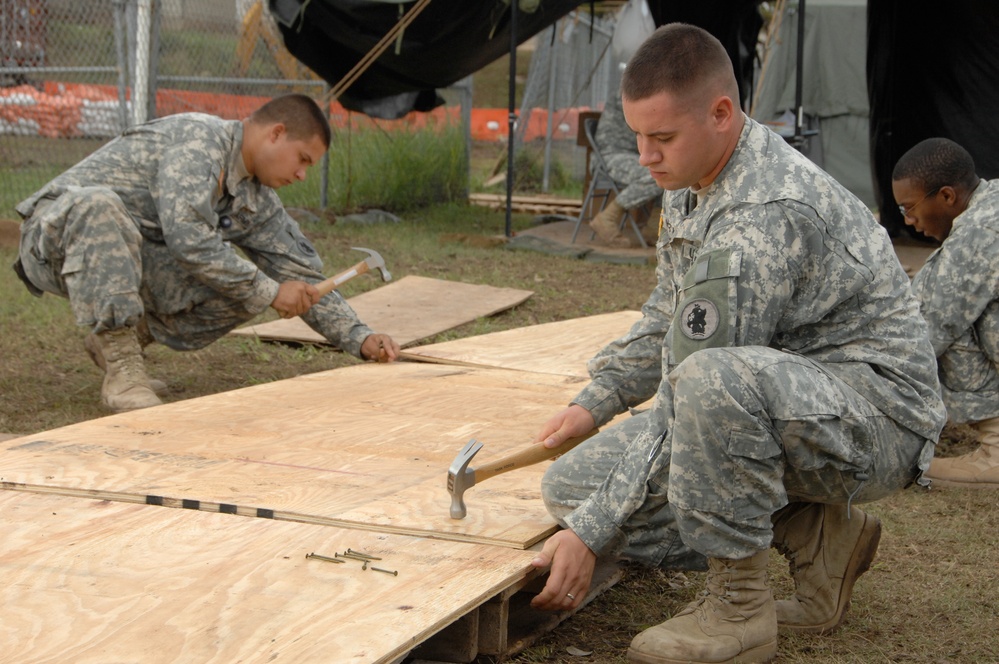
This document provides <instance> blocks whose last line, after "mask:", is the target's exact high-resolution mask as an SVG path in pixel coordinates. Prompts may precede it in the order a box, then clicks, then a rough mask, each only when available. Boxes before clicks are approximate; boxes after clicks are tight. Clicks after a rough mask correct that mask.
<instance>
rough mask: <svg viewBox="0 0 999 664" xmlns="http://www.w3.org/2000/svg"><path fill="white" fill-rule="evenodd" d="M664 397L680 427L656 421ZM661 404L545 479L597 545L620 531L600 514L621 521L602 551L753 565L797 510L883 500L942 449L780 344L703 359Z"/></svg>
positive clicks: (555, 510)
mask: <svg viewBox="0 0 999 664" xmlns="http://www.w3.org/2000/svg"><path fill="white" fill-rule="evenodd" d="M664 395H666V396H665V397H664ZM663 398H666V399H670V404H669V405H671V406H672V409H673V413H674V415H673V417H672V419H670V418H668V417H666V418H664V417H662V416H661V415H660V414H658V413H657V412H656V411H657V409H663V405H662V404H658V402H660V401H661V400H662V399H663ZM656 401H657V405H654V406H653V409H652V410H651V411H650V412H647V413H645V414H642V415H640V416H637V417H634V418H631V419H630V420H626V421H625V422H623V423H621V424H619V425H616V426H614V427H612V428H610V429H607V430H605V431H602V432H600V433H599V434H597V435H596V436H594V437H592V438H590V439H589V440H587V441H586V442H584V443H582V444H581V445H580V446H578V447H577V448H575V449H574V450H572V451H571V452H569V453H567V454H565V455H563V456H562V457H560V458H559V459H558V460H557V461H555V462H554V463H553V464H552V466H551V467H550V468H549V470H548V471H547V472H546V474H545V477H544V480H543V482H542V495H543V497H544V499H545V503H546V505H547V507H548V510H549V512H550V513H551V514H552V515H553V517H554V518H555V519H556V520H557V521H559V522H560V523H561V524H562V525H563V526H566V527H570V528H572V529H573V530H574V531H575V532H576V533H577V534H578V535H579V536H580V537H581V538H582V539H583V541H585V542H587V543H588V544H589V543H590V540H588V535H589V534H591V531H592V533H597V532H601V531H604V532H605V531H606V530H607V524H603V523H599V522H598V521H599V520H600V519H602V518H603V517H604V516H607V515H609V518H611V519H613V520H615V521H617V523H616V524H614V526H615V528H616V530H617V533H618V537H617V538H616V539H615V540H614V541H612V542H611V544H610V545H608V547H609V550H601V551H597V553H599V554H602V555H620V556H621V557H624V558H627V559H631V560H636V561H638V562H642V563H644V564H647V565H650V566H662V567H667V568H682V567H685V566H686V567H688V568H694V569H700V568H701V566H702V565H703V557H710V558H730V559H738V558H744V557H747V556H750V555H752V554H753V553H755V552H757V551H760V550H762V549H766V548H767V547H769V546H770V544H771V540H772V536H773V532H772V526H771V516H772V515H773V514H774V513H775V512H776V511H777V510H779V509H780V508H781V507H783V506H784V505H786V504H788V503H789V502H821V503H841V504H847V503H850V502H854V503H860V502H867V501H873V500H877V499H879V498H883V497H885V496H887V495H889V494H891V493H893V492H895V491H898V490H899V489H902V488H904V487H905V486H907V485H909V484H910V483H912V482H913V480H914V479H915V478H916V477H917V475H918V473H919V469H920V468H924V469H925V468H926V467H927V466H928V465H929V460H930V458H931V457H932V454H933V443H932V441H927V440H925V439H924V438H922V437H920V436H919V435H917V434H915V433H913V432H911V431H909V430H908V429H905V428H904V427H901V426H899V425H898V424H897V423H896V422H894V421H893V420H891V419H889V418H888V417H886V416H885V415H884V414H882V413H881V412H880V411H879V410H878V409H877V408H875V407H874V406H873V405H872V404H871V403H870V402H868V401H867V400H866V399H865V398H864V397H863V396H861V395H860V394H859V393H857V392H856V391H855V390H853V389H852V388H851V387H850V386H849V385H847V384H846V383H844V382H843V381H842V380H840V379H838V378H837V377H836V376H834V375H833V374H831V373H830V372H828V371H826V370H825V369H824V367H823V366H822V365H821V364H819V363H816V362H814V361H811V360H809V359H807V358H804V357H801V356H799V355H794V354H790V353H784V352H781V351H778V350H774V349H770V348H761V347H739V348H719V349H707V350H702V351H698V352H696V353H694V354H692V355H691V356H690V357H688V358H687V359H686V360H685V361H684V362H683V363H681V364H680V365H679V366H678V367H677V368H676V369H675V370H674V371H673V372H672V373H671V374H670V375H669V377H668V381H664V384H663V386H662V387H661V388H660V393H659V394H658V395H657V398H656ZM668 409H669V408H668V406H667V407H666V410H668ZM663 422H668V423H669V424H668V425H667V429H666V430H663V424H662V423H663ZM591 500H598V501H599V503H600V504H599V509H589V507H591V505H588V504H587V503H589V502H590V501H591ZM581 506H583V508H582V509H580V511H582V512H585V513H586V515H585V516H583V517H577V515H576V514H575V511H576V510H577V508H580V507H581ZM594 515H599V516H594ZM593 539H599V537H595V538H593Z"/></svg>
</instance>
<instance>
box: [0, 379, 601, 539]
mask: <svg viewBox="0 0 999 664" xmlns="http://www.w3.org/2000/svg"><path fill="white" fill-rule="evenodd" d="M585 382H586V381H585V379H582V378H578V377H573V376H558V375H553V374H541V373H528V372H520V371H508V370H503V369H483V368H464V367H461V368H459V367H451V366H442V365H432V364H418V363H393V364H387V365H384V364H363V365H355V366H352V367H347V368H344V369H337V370H334V371H327V372H320V373H315V374H309V375H306V376H300V377H298V378H294V379H289V380H283V381H277V382H274V383H268V384H264V385H257V386H253V387H249V388H245V389H241V390H235V391H232V392H225V393H220V394H215V395H210V396H205V397H199V398H197V399H191V400H189V401H179V402H174V403H169V404H164V405H162V406H157V407H155V408H147V409H143V410H139V411H133V412H129V413H121V414H117V415H112V416H109V417H104V418H99V419H96V420H91V421H87V422H80V423H77V424H73V425H70V426H67V427H63V428H60V429H55V430H52V431H47V432H44V433H41V434H37V435H33V436H26V437H22V438H17V439H14V440H12V441H7V442H4V443H0V486H2V487H3V488H10V489H20V490H30V491H35V492H51V493H60V494H63V495H76V496H89V497H94V498H104V499H109V500H119V501H130V502H140V503H154V504H162V505H164V506H167V507H189V508H194V509H201V510H208V511H224V512H231V513H235V514H240V515H245V516H261V517H266V518H274V519H279V520H293V521H301V522H306V523H317V524H326V525H334V526H346V527H352V528H361V529H369V530H377V531H380V532H391V533H402V534H411V535H421V536H428V537H435V538H441V539H450V540H456V541H468V542H478V543H490V544H497V545H501V546H508V547H515V548H525V547H528V546H530V545H531V544H533V543H534V542H537V541H538V540H540V539H542V538H543V537H545V536H547V535H548V534H550V533H551V532H553V531H554V529H555V523H554V521H553V520H552V519H551V517H550V516H549V515H548V514H547V512H546V510H545V508H544V505H543V504H542V501H541V499H540V489H539V486H540V480H541V475H542V474H543V472H544V470H545V468H546V467H547V465H548V464H547V463H541V464H537V465H535V466H531V467H528V468H524V469H520V470H517V471H514V472H510V473H506V474H505V475H504V476H503V477H502V479H494V480H491V481H489V482H484V483H483V484H482V485H480V486H477V487H473V488H472V489H470V490H468V491H467V492H466V494H465V503H466V506H467V508H468V516H466V518H464V519H461V520H455V519H451V518H450V515H449V508H450V500H451V499H450V494H449V492H448V491H447V488H446V478H447V469H448V467H449V466H450V464H451V462H452V460H453V459H454V457H455V455H456V454H457V453H458V451H459V450H460V449H461V448H462V447H463V446H464V445H465V443H467V442H468V440H469V439H471V438H476V439H478V440H480V441H481V442H483V444H484V448H483V449H482V450H481V451H480V452H479V455H478V456H477V457H476V458H475V460H474V461H473V463H472V467H473V468H474V467H475V466H476V465H477V464H481V463H484V462H486V461H489V460H491V459H493V458H496V457H498V456H501V455H503V454H505V453H509V452H511V451H513V450H515V449H519V448H520V447H521V446H523V445H525V444H528V443H529V442H531V441H532V440H533V438H534V435H535V434H536V433H537V429H538V427H539V426H540V423H541V422H543V421H545V420H546V419H547V418H548V417H549V416H550V415H551V414H552V413H553V412H555V411H556V410H557V409H559V408H561V407H563V406H564V404H566V403H568V401H569V399H571V398H572V396H574V395H575V394H576V393H577V392H578V391H579V389H580V388H581V387H582V386H583V385H584V384H585Z"/></svg>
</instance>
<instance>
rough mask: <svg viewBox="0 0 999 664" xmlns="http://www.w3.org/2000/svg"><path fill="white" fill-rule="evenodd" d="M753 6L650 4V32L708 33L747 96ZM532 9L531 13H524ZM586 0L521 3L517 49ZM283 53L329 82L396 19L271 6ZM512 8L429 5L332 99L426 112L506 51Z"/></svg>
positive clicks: (303, 3) (309, 2)
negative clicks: (444, 92)
mask: <svg viewBox="0 0 999 664" xmlns="http://www.w3.org/2000/svg"><path fill="white" fill-rule="evenodd" d="M759 1H760V0H700V1H699V2H694V3H692V2H689V0H680V1H678V0H649V9H650V11H651V13H652V17H653V20H654V21H655V24H656V25H662V24H663V23H667V22H671V21H684V22H686V23H693V24H694V25H699V26H701V27H703V28H704V29H705V30H708V31H709V32H710V33H711V34H713V35H715V36H716V37H717V38H718V39H719V40H720V41H721V42H722V43H723V44H724V45H725V48H726V49H727V50H728V52H729V54H730V55H731V56H732V59H733V61H734V62H735V68H736V71H737V72H738V74H739V80H740V84H741V86H742V90H741V92H742V93H743V96H744V98H746V96H747V93H748V89H749V85H750V83H749V82H750V81H752V71H753V55H754V53H753V52H754V48H755V44H756V34H757V33H758V32H759V29H760V26H761V24H762V19H761V18H760V16H759V13H758V12H757V11H756V6H757V5H758V4H759ZM535 4H536V5H537V9H535V10H534V11H527V10H526V9H525V7H527V6H529V5H535ZM580 4H588V3H586V0H533V1H529V2H524V0H521V2H520V4H519V5H518V7H519V8H520V10H519V11H518V12H517V28H516V29H517V42H518V43H523V42H525V41H527V40H528V39H530V38H531V37H532V36H534V35H535V34H537V33H539V32H541V31H542V30H544V29H545V28H546V27H548V26H550V25H552V24H553V23H555V22H556V21H557V20H558V19H560V18H561V17H562V16H565V15H566V14H568V13H569V12H570V11H572V10H573V9H575V8H576V7H577V6H578V5H580ZM269 6H270V10H271V13H272V14H273V15H274V17H275V18H276V19H277V22H278V25H279V27H280V29H281V34H282V36H283V38H284V43H285V46H287V48H288V50H289V51H290V52H291V53H292V55H294V56H295V57H296V58H298V59H299V60H300V61H302V62H303V63H305V64H306V65H308V66H309V68H311V69H312V70H313V71H314V72H316V73H317V74H319V75H320V76H321V77H322V78H323V79H325V80H326V81H328V82H329V83H330V84H331V85H336V84H337V83H338V82H339V81H340V80H341V79H342V78H343V77H344V76H345V75H346V74H347V73H348V72H349V71H350V70H351V68H353V67H354V65H355V64H356V63H357V62H358V61H360V59H361V58H363V57H364V56H365V55H366V54H367V53H368V52H369V51H370V50H371V49H372V47H373V46H374V45H375V44H377V43H378V42H379V41H380V40H381V39H382V37H383V36H385V34H387V33H388V32H389V31H390V30H391V29H392V27H393V26H394V25H395V24H396V23H397V22H398V21H399V18H400V7H401V8H402V10H403V11H407V10H409V9H410V8H411V7H412V6H413V2H406V3H404V4H397V3H395V2H384V1H382V2H378V1H373V0H269ZM510 13H511V12H510V8H509V5H508V4H507V3H506V2H504V1H503V0H431V2H430V4H428V5H427V6H426V8H424V9H423V11H422V12H421V13H420V15H419V16H418V17H417V18H416V19H415V20H414V21H413V23H412V24H410V25H409V26H408V27H407V28H406V29H405V30H404V32H403V35H402V40H401V43H400V44H399V50H398V52H397V51H396V44H395V43H393V44H391V45H390V46H389V48H388V49H387V50H386V51H385V52H384V53H383V54H382V56H381V57H379V58H378V60H376V61H375V63H374V64H372V65H371V67H369V68H368V69H367V70H366V71H365V72H364V73H363V74H362V75H361V76H360V78H358V80H357V81H356V82H355V83H354V84H353V85H351V86H350V87H349V88H348V89H347V91H346V92H345V93H344V94H342V95H341V96H340V98H339V101H340V103H341V104H342V105H343V106H344V107H345V108H348V109H350V110H353V111H358V112H361V113H365V114H367V115H371V116H373V117H381V118H397V117H402V116H403V115H405V114H406V113H408V112H409V111H413V110H415V111H429V110H431V109H433V108H434V107H436V106H439V105H440V104H441V103H442V100H441V98H440V95H439V94H438V93H437V89H438V88H445V87H447V86H449V85H452V84H454V83H456V82H458V81H459V80H461V79H462V78H464V77H465V76H468V75H470V74H473V73H475V72H476V71H478V70H479V69H482V68H483V67H485V66H486V65H488V64H489V63H491V62H493V61H494V60H497V59H499V58H501V57H503V56H504V55H507V54H508V53H509V51H510Z"/></svg>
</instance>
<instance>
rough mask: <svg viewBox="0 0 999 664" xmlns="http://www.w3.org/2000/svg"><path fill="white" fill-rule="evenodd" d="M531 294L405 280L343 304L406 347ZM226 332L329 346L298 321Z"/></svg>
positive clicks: (440, 281)
mask: <svg viewBox="0 0 999 664" xmlns="http://www.w3.org/2000/svg"><path fill="white" fill-rule="evenodd" d="M533 294H534V293H533V291H528V290H519V289H516V288H497V287H495V286H481V285H477V284H466V283H463V282H460V281H446V280H443V279H431V278H429V277H418V276H406V277H403V278H402V279H399V280H398V281H393V282H391V283H389V284H386V285H385V286H381V287H379V288H376V289H374V290H371V291H368V292H367V293H362V294H361V295H358V296H356V297H352V298H350V299H349V300H347V302H348V303H349V304H350V306H351V307H353V309H354V311H355V312H356V313H357V315H358V317H359V318H360V319H361V321H363V322H364V324H365V325H367V326H368V327H370V328H371V329H373V330H375V331H376V332H383V333H385V334H388V335H390V336H391V337H392V338H393V339H395V340H396V342H397V343H398V344H399V345H400V346H402V347H406V346H410V345H412V344H414V343H417V342H418V341H421V340H423V339H428V338H430V337H432V336H434V335H435V334H440V333H441V332H446V331H447V330H450V329H452V328H455V327H458V326H459V325H464V324H465V323H470V322H472V321H474V320H475V319H476V318H482V317H484V316H492V315H493V314H495V313H498V312H500V311H504V310H506V309H510V308H511V307H515V306H517V305H518V304H520V303H522V302H524V301H525V300H527V299H528V298H529V297H531V295H533ZM230 334H233V335H237V336H255V337H259V338H261V339H264V340H268V341H290V342H300V343H315V344H328V343H329V342H328V341H327V340H326V338H325V337H323V336H322V335H321V334H318V333H317V332H316V331H315V330H313V329H312V328H311V327H309V326H308V325H306V324H305V321H303V320H302V319H301V318H291V319H288V320H276V321H271V322H267V323H261V324H259V325H249V326H246V327H241V328H238V329H236V330H233V331H232V332H230Z"/></svg>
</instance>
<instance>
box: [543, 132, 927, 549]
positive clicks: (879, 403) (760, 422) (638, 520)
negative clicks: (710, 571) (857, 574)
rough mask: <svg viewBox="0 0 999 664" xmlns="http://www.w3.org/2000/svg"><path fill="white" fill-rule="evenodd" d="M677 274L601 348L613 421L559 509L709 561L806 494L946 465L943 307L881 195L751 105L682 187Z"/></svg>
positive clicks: (581, 526)
mask: <svg viewBox="0 0 999 664" xmlns="http://www.w3.org/2000/svg"><path fill="white" fill-rule="evenodd" d="M663 210H664V214H663V228H662V231H661V234H660V238H659V242H658V244H657V252H658V258H659V263H658V285H657V287H656V289H655V290H654V291H653V293H652V295H651V297H650V298H649V299H648V301H647V302H646V303H645V305H644V306H643V314H644V315H643V318H642V319H641V320H640V321H639V322H637V323H636V324H635V325H634V326H633V327H632V329H631V330H630V331H629V332H628V333H627V334H626V335H625V336H624V337H622V338H621V339H618V340H617V341H615V342H613V343H612V344H611V345H609V346H608V347H607V348H605V349H604V350H602V351H601V352H600V353H599V354H598V355H597V356H596V357H595V358H594V359H593V360H591V363H590V372H591V375H592V377H593V380H592V381H591V383H590V384H589V385H588V386H587V387H586V388H585V389H584V390H583V391H582V392H581V393H580V394H579V395H578V396H577V397H576V398H575V400H574V403H577V404H579V405H581V406H583V407H585V408H587V409H588V410H590V412H591V413H592V414H593V416H594V418H595V420H596V422H597V424H602V423H604V422H606V421H607V420H608V419H609V418H610V417H611V416H613V415H614V414H616V413H619V412H622V411H623V410H624V409H625V408H626V407H628V406H633V405H636V404H638V403H641V402H642V401H643V400H645V399H647V398H649V397H650V396H653V395H654V399H653V402H652V406H651V408H650V410H648V411H647V412H646V413H644V414H643V415H640V416H639V417H636V418H632V419H631V420H628V421H626V423H625V424H623V425H621V426H619V427H612V428H611V429H608V430H606V431H603V432H601V433H600V434H598V435H597V436H594V437H593V438H591V439H590V440H588V441H586V442H584V443H583V444H582V445H580V446H579V447H577V448H576V449H574V450H573V451H572V452H570V453H568V454H566V455H564V456H562V457H561V458H560V459H559V460H558V461H556V462H555V463H554V464H553V465H552V466H551V468H550V469H549V471H548V472H547V473H546V476H545V480H544V482H543V486H542V492H543V495H544V497H545V500H546V503H547V505H548V507H549V510H550V511H551V512H552V514H553V515H554V516H555V518H556V519H559V520H560V521H561V522H562V523H563V524H564V525H566V526H568V527H570V528H571V529H572V530H573V531H574V532H575V533H576V534H577V535H579V536H580V538H581V539H582V540H583V541H584V542H585V543H586V544H587V545H588V546H589V547H590V548H591V549H592V550H594V551H596V552H598V553H601V554H605V555H610V554H621V555H623V556H625V557H628V558H632V559H636V560H640V561H642V562H645V563H647V564H650V565H662V566H666V567H679V568H683V567H699V566H701V565H703V563H704V559H703V557H702V556H707V557H712V558H728V559H739V558H744V557H747V556H749V555H752V554H754V553H755V552H757V551H759V550H762V549H765V548H767V547H768V546H769V545H770V542H771V539H772V528H771V515H772V514H773V513H774V512H776V511H777V510H778V509H780V508H781V507H783V506H784V505H786V504H787V503H788V502H790V501H806V502H807V501H812V502H828V503H849V502H850V501H851V500H852V501H854V502H863V501H870V500H875V499H878V498H881V497H883V496H885V495H888V494H890V493H892V492H894V491H896V490H898V489H901V488H903V487H905V486H906V485H908V484H910V483H911V482H912V481H914V480H916V479H917V477H918V475H919V470H917V469H922V470H925V469H926V468H927V467H928V466H929V462H930V459H931V458H932V455H933V441H935V440H936V439H937V436H938V434H939V432H940V429H941V428H942V427H943V424H944V420H945V414H944V408H943V404H942V402H941V400H940V396H939V385H938V382H937V378H936V374H935V371H934V369H933V366H934V363H933V352H932V348H931V346H930V343H929V339H928V337H927V330H926V324H925V322H924V321H923V320H922V318H921V317H920V315H919V310H918V305H917V302H916V299H915V298H914V297H913V295H912V293H911V290H910V287H909V280H908V278H907V277H906V275H905V273H904V272H903V270H902V267H901V265H900V264H899V262H898V259H897V258H896V256H895V253H894V251H893V249H892V246H891V243H890V241H889V239H888V236H887V234H886V233H885V231H884V229H883V228H882V227H880V226H879V225H878V224H877V222H876V221H875V220H874V218H873V216H872V215H871V213H870V211H869V210H868V209H867V208H866V207H864V205H863V204H862V203H861V202H860V201H859V200H858V199H857V198H856V197H854V196H853V195H852V194H850V193H849V192H847V191H846V190H845V189H844V188H843V187H842V186H840V185H839V184H838V183H836V182H835V181H834V180H833V179H832V178H830V177H829V176H828V175H827V174H826V173H824V172H823V171H821V170H820V169H818V168H816V167H815V166H814V165H813V164H812V163H811V162H809V161H808V160H807V159H805V158H804V157H802V156H801V155H800V154H799V153H797V152H796V151H795V150H793V149H792V148H791V147H789V146H788V145H787V144H786V143H785V142H784V141H783V140H782V139H781V138H780V137H778V136H777V135H776V134H774V133H772V132H771V131H769V130H768V129H766V128H764V127H763V126H762V125H760V124H758V123H756V122H754V121H753V120H750V119H748V118H747V119H746V124H745V126H744V128H743V131H742V135H741V137H740V140H739V142H738V145H737V147H736V150H735V152H734V153H733V155H732V157H731V159H730V160H729V162H728V164H727V165H726V166H725V168H724V169H723V170H722V172H721V173H720V174H719V176H718V177H717V178H716V180H715V181H714V183H713V184H711V185H710V186H709V187H707V188H705V189H704V190H702V191H700V192H694V191H691V190H682V191H678V192H667V193H666V195H665V196H664V200H663Z"/></svg>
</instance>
